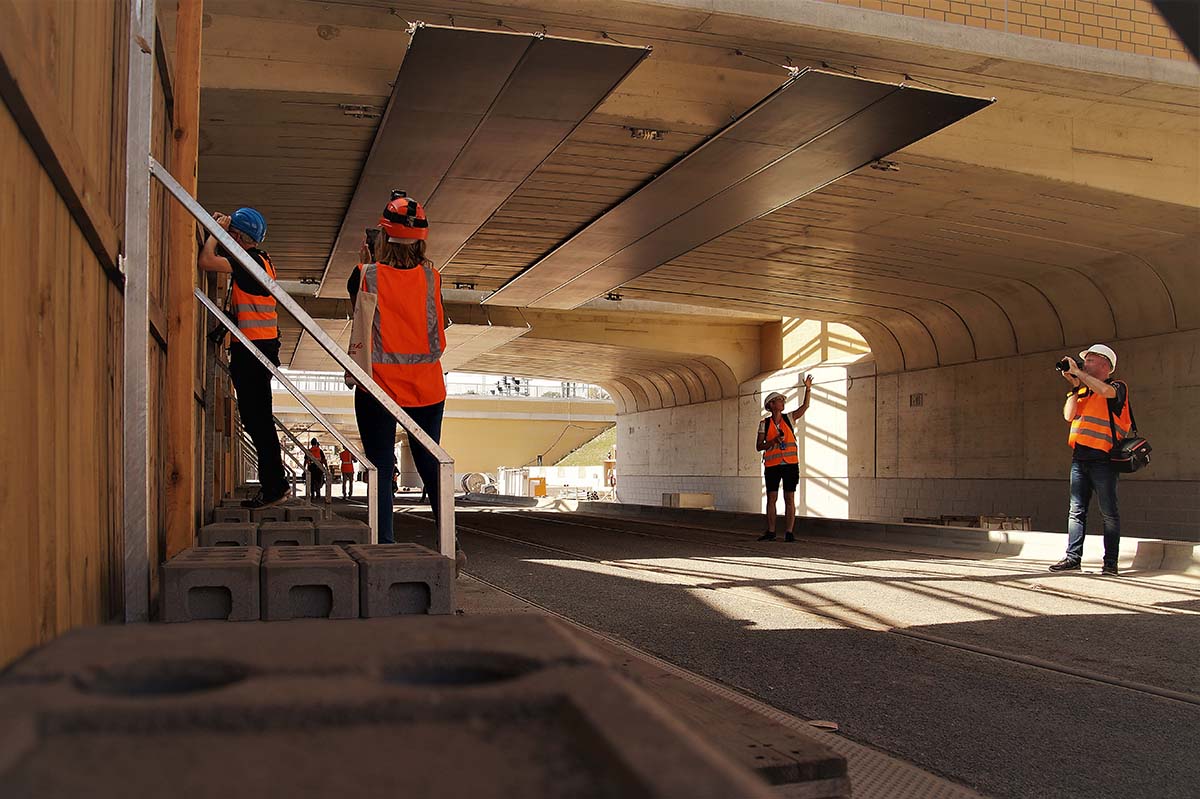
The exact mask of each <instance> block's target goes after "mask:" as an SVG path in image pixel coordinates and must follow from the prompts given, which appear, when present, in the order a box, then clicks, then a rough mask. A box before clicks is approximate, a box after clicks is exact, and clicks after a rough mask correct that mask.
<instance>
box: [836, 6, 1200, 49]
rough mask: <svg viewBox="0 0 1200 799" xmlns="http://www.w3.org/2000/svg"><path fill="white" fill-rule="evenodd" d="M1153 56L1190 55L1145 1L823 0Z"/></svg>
mask: <svg viewBox="0 0 1200 799" xmlns="http://www.w3.org/2000/svg"><path fill="white" fill-rule="evenodd" d="M826 2H833V3H837V4H839V5H844V6H855V7H857V8H866V9H871V10H874V11H888V12H891V13H893V14H903V15H904V16H906V17H921V18H923V19H933V20H937V21H938V22H952V23H955V24H958V25H967V26H970V27H973V28H987V29H988V30H993V31H1006V32H1008V33H1017V34H1021V35H1023V36H1036V37H1038V38H1040V39H1052V40H1054V41H1056V42H1066V43H1068V44H1082V45H1087V46H1090V47H1099V48H1102V49H1105V50H1120V51H1121V52H1125V53H1138V54H1141V55H1148V56H1154V57H1157V58H1171V59H1174V60H1176V61H1187V60H1189V59H1190V58H1191V56H1190V55H1189V54H1188V52H1187V50H1186V48H1184V46H1183V44H1181V43H1180V41H1179V39H1178V38H1177V37H1176V36H1175V32H1174V31H1172V30H1171V28H1170V26H1168V25H1167V23H1166V21H1165V20H1164V19H1163V18H1162V17H1161V16H1159V14H1158V12H1157V11H1155V9H1154V7H1153V6H1152V5H1151V4H1150V2H1149V0H1037V2H1032V3H1026V2H1021V0H963V2H959V1H958V0H826Z"/></svg>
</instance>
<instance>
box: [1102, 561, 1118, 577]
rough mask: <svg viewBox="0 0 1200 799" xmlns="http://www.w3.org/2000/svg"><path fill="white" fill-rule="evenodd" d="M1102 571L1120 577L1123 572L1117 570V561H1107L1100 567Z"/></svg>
mask: <svg viewBox="0 0 1200 799" xmlns="http://www.w3.org/2000/svg"><path fill="white" fill-rule="evenodd" d="M1100 573H1101V574H1107V575H1109V576H1110V577H1120V576H1121V572H1119V571H1117V564H1115V563H1105V564H1104V566H1103V567H1102V568H1101V569H1100Z"/></svg>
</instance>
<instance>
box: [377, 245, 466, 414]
mask: <svg viewBox="0 0 1200 799" xmlns="http://www.w3.org/2000/svg"><path fill="white" fill-rule="evenodd" d="M360 266H361V268H362V283H361V284H360V290H361V291H367V292H370V293H371V294H374V295H376V297H378V305H377V308H376V311H375V321H374V324H373V325H372V329H371V377H373V378H374V379H375V382H376V383H378V384H379V385H380V386H381V387H382V388H383V390H384V391H386V392H387V393H388V395H389V396H390V397H391V398H392V399H394V400H395V401H396V402H397V403H398V404H400V405H401V406H402V407H410V408H415V407H421V406H424V405H433V404H435V403H438V402H441V401H442V400H444V399H446V380H445V378H444V377H443V375H442V364H441V357H442V352H443V351H444V350H445V349H446V333H445V331H444V330H443V328H444V327H445V323H444V321H445V313H444V311H443V310H442V276H441V274H439V273H438V271H437V270H436V269H434V268H433V266H432V265H430V264H428V263H425V264H423V265H421V266H418V267H414V268H413V269H395V268H393V267H391V266H388V265H387V264H383V265H377V264H362V265H360Z"/></svg>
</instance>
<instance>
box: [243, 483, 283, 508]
mask: <svg viewBox="0 0 1200 799" xmlns="http://www.w3.org/2000/svg"><path fill="white" fill-rule="evenodd" d="M291 495H292V489H290V488H285V489H284V490H283V493H282V494H280V495H279V496H277V497H272V498H269V499H268V498H267V496H266V495H265V494H264V493H263V492H262V491H261V490H259V492H258V493H257V494H255V495H254V496H253V497H252V498H251V499H245V500H242V507H243V508H249V509H250V510H258V509H259V508H271V507H274V506H275V505H278V504H279V503H280V502H283V501H284V500H286V499H287V498H288V497H290V496H291Z"/></svg>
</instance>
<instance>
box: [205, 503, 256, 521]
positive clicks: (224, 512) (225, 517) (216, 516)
mask: <svg viewBox="0 0 1200 799" xmlns="http://www.w3.org/2000/svg"><path fill="white" fill-rule="evenodd" d="M212 520H213V524H220V523H221V522H241V523H243V524H245V523H247V522H249V521H250V509H249V508H241V507H237V508H213V512H212Z"/></svg>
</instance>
